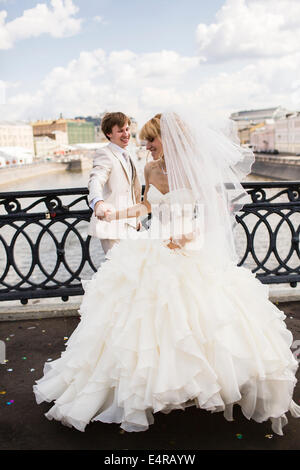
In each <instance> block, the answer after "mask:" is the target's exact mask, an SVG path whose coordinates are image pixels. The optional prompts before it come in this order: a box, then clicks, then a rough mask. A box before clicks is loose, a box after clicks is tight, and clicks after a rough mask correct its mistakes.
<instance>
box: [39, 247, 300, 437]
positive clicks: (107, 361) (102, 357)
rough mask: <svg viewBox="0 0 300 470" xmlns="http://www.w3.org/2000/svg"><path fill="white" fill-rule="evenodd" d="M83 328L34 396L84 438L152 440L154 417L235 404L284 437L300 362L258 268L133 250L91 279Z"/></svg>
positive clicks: (118, 251)
mask: <svg viewBox="0 0 300 470" xmlns="http://www.w3.org/2000/svg"><path fill="white" fill-rule="evenodd" d="M83 285H84V289H85V294H84V296H83V300H82V304H81V307H80V311H79V313H80V315H81V320H80V323H79V324H78V326H77V328H76V329H75V331H74V332H73V334H72V335H71V337H70V338H69V340H68V342H67V343H66V349H65V351H64V352H62V354H61V357H60V358H59V359H57V360H55V361H52V362H46V363H45V365H44V375H43V377H42V378H41V379H40V380H38V381H37V382H36V385H34V387H33V390H34V393H35V397H36V401H37V403H41V402H42V401H47V402H52V401H54V404H53V406H52V407H51V408H50V410H49V411H48V412H47V413H46V417H47V418H48V419H56V420H59V421H61V422H62V423H63V424H65V425H67V426H73V427H75V428H76V429H78V430H80V431H84V430H85V427H86V425H87V424H88V423H89V422H90V421H102V422H104V423H120V424H121V427H122V428H123V429H125V430H126V431H145V430H146V429H148V427H149V424H152V423H153V421H154V419H153V414H154V413H157V412H158V411H161V412H165V413H167V412H170V411H171V410H174V409H184V408H185V407H187V406H193V405H194V406H196V407H199V408H202V409H205V410H208V411H211V412H220V411H222V412H223V413H224V416H225V418H226V419H227V420H232V412H233V405H234V404H238V405H239V406H240V407H241V410H242V412H243V414H244V416H245V417H247V418H248V419H253V420H255V421H257V422H259V423H260V422H263V421H266V420H268V419H271V421H272V429H273V431H274V432H275V433H277V434H280V435H282V427H283V426H284V425H285V424H286V423H287V418H286V415H285V414H286V412H288V411H290V412H291V414H292V416H294V417H300V407H299V406H298V405H297V404H296V403H295V402H294V401H293V400H292V396H293V390H294V387H295V384H296V382H297V380H296V378H295V374H296V371H297V368H298V362H297V361H296V359H295V357H294V356H293V354H292V352H291V349H290V347H291V345H292V341H293V338H292V334H291V332H290V331H289V330H288V329H287V328H286V324H285V322H284V319H285V315H284V313H283V312H282V311H281V310H279V309H278V308H277V307H276V306H275V305H274V304H273V303H272V302H270V301H269V299H268V287H267V286H265V285H263V284H261V282H260V281H258V280H257V279H256V278H255V276H254V275H253V274H252V273H251V271H250V270H248V269H246V268H243V267H237V266H235V265H233V264H229V265H227V266H225V267H224V266H223V267H222V268H220V267H218V266H217V265H216V266H211V265H210V264H209V259H208V258H207V259H205V257H204V255H203V254H202V255H201V254H200V253H197V254H196V253H193V252H186V251H184V250H176V251H174V250H169V249H168V248H167V247H165V246H164V244H163V243H161V242H160V241H153V240H152V241H147V240H144V241H143V240H135V241H130V240H126V241H122V242H120V243H119V244H118V245H116V246H114V248H113V249H112V250H111V251H110V253H109V260H108V261H106V262H105V263H104V264H103V265H102V266H101V267H100V269H99V270H98V272H97V273H95V275H94V276H93V278H92V279H91V280H90V281H85V282H84V283H83Z"/></svg>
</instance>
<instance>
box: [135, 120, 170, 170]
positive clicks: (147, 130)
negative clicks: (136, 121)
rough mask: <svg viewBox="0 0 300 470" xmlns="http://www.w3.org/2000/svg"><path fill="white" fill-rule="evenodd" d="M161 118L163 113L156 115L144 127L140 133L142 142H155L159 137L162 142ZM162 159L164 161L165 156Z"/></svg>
mask: <svg viewBox="0 0 300 470" xmlns="http://www.w3.org/2000/svg"><path fill="white" fill-rule="evenodd" d="M160 118H161V113H159V114H156V115H155V116H154V117H153V118H152V119H150V120H149V121H147V122H146V124H144V125H143V127H142V129H141V131H140V133H139V137H140V139H141V140H148V142H153V140H154V139H155V137H158V139H159V140H160V141H161V132H160ZM161 158H162V159H163V158H164V156H163V155H162V156H161ZM147 161H148V156H147Z"/></svg>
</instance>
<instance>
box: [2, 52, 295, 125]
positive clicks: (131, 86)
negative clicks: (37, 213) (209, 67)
mask: <svg viewBox="0 0 300 470" xmlns="http://www.w3.org/2000/svg"><path fill="white" fill-rule="evenodd" d="M204 69H205V71H206V65H203V64H199V59H198V58H197V57H184V56H180V55H179V54H178V53H176V52H174V51H161V52H156V53H147V54H137V53H134V52H132V51H130V50H123V51H114V52H111V53H110V54H107V53H106V52H105V51H104V50H102V49H96V50H94V51H85V52H82V53H81V54H80V55H79V57H78V58H76V59H74V60H72V61H70V62H69V63H68V64H67V65H66V66H65V67H55V68H54V69H53V70H52V71H51V72H50V73H49V74H48V76H47V77H45V79H44V80H43V81H42V83H41V86H40V88H39V91H38V92H32V93H28V92H27V93H24V92H19V93H18V92H17V89H16V88H12V87H9V86H8V87H7V95H8V96H7V100H6V102H7V104H6V105H5V107H4V112H5V115H6V116H7V119H28V118H31V119H38V118H56V117H57V116H59V114H60V113H61V112H62V113H63V115H64V116H65V117H74V116H76V115H89V114H97V113H99V112H102V111H105V110H111V111H116V110H121V111H124V112H126V113H128V114H130V115H132V116H135V117H136V118H137V119H138V120H139V122H140V123H142V122H143V121H144V120H145V119H146V118H149V117H150V116H151V115H152V114H154V113H156V112H159V111H163V110H164V109H168V108H169V107H170V106H172V105H188V106H189V107H190V108H191V109H197V110H198V111H199V112H200V114H202V115H203V116H204V117H205V118H207V119H209V120H213V119H217V118H223V117H226V116H227V117H228V115H229V114H230V113H231V112H233V111H237V110H240V109H253V108H259V107H262V108H263V107H268V106H277V105H282V106H286V107H288V108H290V109H292V110H293V109H297V108H299V97H300V81H299V74H298V70H299V69H300V53H297V54H293V55H287V56H286V57H283V58H281V60H280V61H279V60H278V59H268V60H265V59H258V60H256V61H254V62H253V63H251V64H244V65H243V66H242V67H240V69H238V70H235V71H231V72H225V71H224V67H220V68H218V71H216V68H214V71H215V72H214V74H213V75H210V76H207V73H203V71H204Z"/></svg>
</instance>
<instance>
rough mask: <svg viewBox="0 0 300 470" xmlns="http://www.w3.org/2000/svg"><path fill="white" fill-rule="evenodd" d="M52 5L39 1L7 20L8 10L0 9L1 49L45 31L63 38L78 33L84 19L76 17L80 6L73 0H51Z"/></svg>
mask: <svg viewBox="0 0 300 470" xmlns="http://www.w3.org/2000/svg"><path fill="white" fill-rule="evenodd" d="M50 3H51V6H49V7H48V5H47V4H45V3H38V4H37V5H36V6H35V7H34V8H30V9H28V10H25V11H24V12H23V15H22V16H20V17H18V18H15V19H14V20H12V21H9V22H6V17H7V12H6V11H5V10H2V11H0V49H10V48H12V47H13V46H14V44H15V42H17V41H20V40H21V39H26V38H29V37H37V36H40V35H41V34H43V33H47V34H50V35H51V36H53V37H56V38H61V37H66V36H72V35H74V34H77V33H78V32H79V31H80V28H81V22H82V19H79V18H74V15H75V14H76V13H77V12H78V10H79V9H78V7H76V6H75V5H74V4H73V1H72V0H51V2H50Z"/></svg>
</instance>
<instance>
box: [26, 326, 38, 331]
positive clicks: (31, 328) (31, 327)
mask: <svg viewBox="0 0 300 470" xmlns="http://www.w3.org/2000/svg"><path fill="white" fill-rule="evenodd" d="M34 328H36V326H28V328H27V330H33V329H34Z"/></svg>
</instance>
